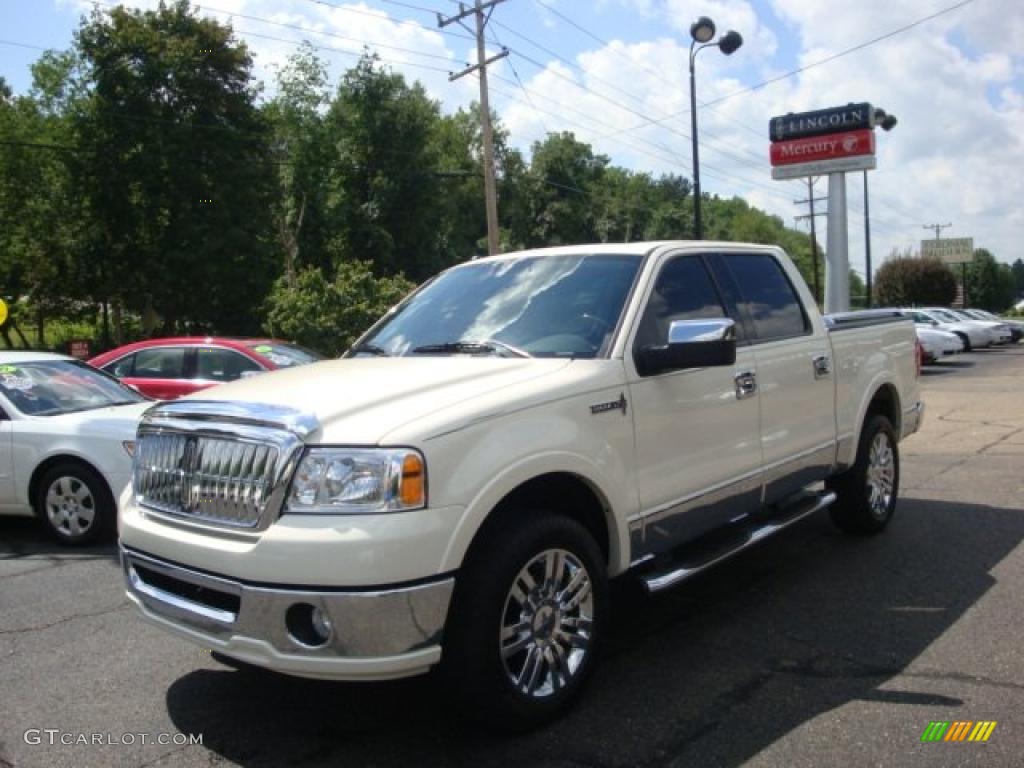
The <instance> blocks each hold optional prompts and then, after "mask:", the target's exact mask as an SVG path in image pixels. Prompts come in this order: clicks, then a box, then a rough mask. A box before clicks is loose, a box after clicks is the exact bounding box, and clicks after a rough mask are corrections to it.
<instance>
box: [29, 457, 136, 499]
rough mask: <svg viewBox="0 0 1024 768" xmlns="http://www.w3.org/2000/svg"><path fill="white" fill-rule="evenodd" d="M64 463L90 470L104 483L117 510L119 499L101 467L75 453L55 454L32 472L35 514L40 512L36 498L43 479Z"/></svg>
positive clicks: (31, 488) (31, 496)
mask: <svg viewBox="0 0 1024 768" xmlns="http://www.w3.org/2000/svg"><path fill="white" fill-rule="evenodd" d="M64 463H69V464H78V465H79V466H82V467H85V469H87V470H89V471H90V472H92V473H93V474H94V475H95V476H96V477H98V478H99V479H100V480H101V481H102V482H103V488H104V489H105V490H106V492H107V495H108V498H109V499H111V500H112V501H113V503H114V506H115V508H116V506H117V497H116V496H115V495H114V491H113V489H111V487H110V482H109V481H108V480H107V478H106V476H105V475H104V474H103V472H101V471H100V469H99V467H97V466H96V465H95V464H92V463H91V462H90V461H88V460H87V459H84V458H82V457H81V456H78V455H76V454H73V453H55V454H53V455H51V456H47V457H46V458H45V459H43V460H42V461H41V462H39V464H37V465H36V468H35V469H33V470H32V475H31V476H30V477H29V481H28V503H29V505H30V506H31V507H32V511H33V513H38V510H37V509H36V496H37V495H38V493H39V487H40V483H42V481H43V477H44V476H45V475H46V473H47V472H49V471H50V470H51V469H52V468H53V467H55V466H57V465H59V464H64Z"/></svg>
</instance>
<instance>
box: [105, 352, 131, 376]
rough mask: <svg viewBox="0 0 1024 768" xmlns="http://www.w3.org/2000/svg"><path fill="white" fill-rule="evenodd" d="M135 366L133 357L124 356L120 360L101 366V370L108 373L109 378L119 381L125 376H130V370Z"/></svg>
mask: <svg viewBox="0 0 1024 768" xmlns="http://www.w3.org/2000/svg"><path fill="white" fill-rule="evenodd" d="M134 366H135V355H134V354H132V355H125V356H124V357H122V358H121V359H120V360H115V361H114V362H112V363H109V364H107V365H105V366H103V370H104V371H106V372H107V373H109V374H110V375H111V376H116V377H117V378H119V379H123V378H124V377H125V376H131V375H132V368H133V367H134Z"/></svg>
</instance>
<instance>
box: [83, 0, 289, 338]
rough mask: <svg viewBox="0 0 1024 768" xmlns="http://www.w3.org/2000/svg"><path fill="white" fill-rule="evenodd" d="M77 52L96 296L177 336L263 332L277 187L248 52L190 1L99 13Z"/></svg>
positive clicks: (87, 257)
mask: <svg viewBox="0 0 1024 768" xmlns="http://www.w3.org/2000/svg"><path fill="white" fill-rule="evenodd" d="M75 47H76V50H77V53H78V55H79V56H80V58H81V61H82V66H83V67H84V69H85V73H86V75H87V78H88V81H89V84H90V87H89V92H88V96H87V98H86V99H85V101H84V103H83V104H81V105H80V106H79V107H78V108H77V109H76V110H75V111H74V124H75V132H76V134H77V136H78V139H79V144H80V145H83V149H84V151H83V152H82V153H81V154H80V156H79V158H78V161H77V162H76V167H75V170H74V175H75V183H76V186H77V188H78V189H80V190H81V191H82V194H83V195H84V197H85V199H86V201H87V203H88V207H89V212H90V216H89V220H90V221H91V223H92V224H91V227H90V228H89V230H88V231H87V233H86V234H87V236H88V239H89V242H88V244H87V246H86V248H85V249H84V252H83V260H84V262H85V267H86V269H87V271H88V274H89V275H90V276H91V279H90V281H89V286H90V287H91V291H92V298H93V299H95V300H96V301H99V302H107V301H110V300H115V301H119V302H121V303H124V304H126V305H127V306H129V307H132V308H133V309H135V310H137V311H140V312H141V311H143V310H145V309H147V308H148V307H150V306H151V307H152V308H153V309H155V310H156V312H157V313H159V314H160V315H161V316H162V317H163V318H164V321H165V322H164V330H165V331H173V330H175V329H176V328H178V327H182V326H184V327H186V328H192V329H196V330H198V329H203V328H208V329H213V328H217V329H219V330H221V331H226V332H247V331H252V330H255V329H256V328H258V327H259V315H258V308H259V306H260V304H261V302H262V299H263V297H264V296H265V295H266V293H267V291H268V290H269V287H270V284H271V282H272V279H273V276H274V273H275V264H274V260H273V252H272V250H271V247H270V243H271V238H272V234H271V232H270V217H269V216H268V215H267V212H268V210H269V208H270V201H271V195H272V191H273V181H274V179H273V166H272V165H271V163H270V162H269V156H268V149H267V140H268V131H267V128H266V124H265V122H264V121H263V119H262V118H261V116H260V114H259V112H258V111H257V109H256V107H255V104H254V100H255V96H256V89H255V87H254V86H253V81H252V76H251V70H252V59H251V57H250V56H249V53H248V50H247V49H246V47H245V44H244V43H241V42H239V41H237V40H236V39H235V38H234V36H233V33H232V30H231V28H230V27H229V26H225V25H223V24H220V23H218V22H216V21H214V20H211V19H208V18H202V17H199V16H198V15H197V14H196V13H195V12H194V11H193V9H192V8H191V7H190V5H189V3H188V2H187V0H177V1H176V2H173V3H165V2H161V3H160V4H159V5H158V6H157V7H156V9H155V10H153V11H145V12H142V11H136V10H127V9H125V8H123V7H117V8H114V9H112V10H110V11H106V12H104V11H100V10H99V9H97V10H95V11H94V12H93V13H92V15H91V16H90V17H89V18H88V19H86V20H84V21H83V23H82V26H81V27H80V29H79V30H78V32H77V33H76V35H75Z"/></svg>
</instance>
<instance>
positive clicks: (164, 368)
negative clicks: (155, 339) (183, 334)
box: [132, 347, 185, 379]
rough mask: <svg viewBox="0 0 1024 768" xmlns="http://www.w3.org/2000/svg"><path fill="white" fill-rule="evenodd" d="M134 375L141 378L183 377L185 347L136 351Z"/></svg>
mask: <svg viewBox="0 0 1024 768" xmlns="http://www.w3.org/2000/svg"><path fill="white" fill-rule="evenodd" d="M132 375H133V376H136V377H138V378H140V379H183V378H184V377H185V348H184V347H154V348H153V349H140V350H139V351H138V352H136V353H135V369H134V371H133V373H132Z"/></svg>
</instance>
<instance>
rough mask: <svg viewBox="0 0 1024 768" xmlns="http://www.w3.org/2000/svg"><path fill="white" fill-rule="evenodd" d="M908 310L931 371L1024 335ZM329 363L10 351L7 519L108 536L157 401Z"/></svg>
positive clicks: (273, 350) (3, 381) (961, 313)
mask: <svg viewBox="0 0 1024 768" xmlns="http://www.w3.org/2000/svg"><path fill="white" fill-rule="evenodd" d="M903 311H904V313H905V314H906V315H907V316H908V317H910V318H911V319H912V320H913V321H914V323H915V325H916V329H917V336H918V340H919V342H920V343H921V347H922V351H923V362H924V363H934V362H936V361H938V360H941V359H942V358H944V357H946V356H949V355H955V354H958V353H960V352H964V351H970V350H972V349H976V348H983V347H989V346H992V345H995V344H1006V343H1011V342H1012V343H1016V342H1017V341H1020V339H1021V338H1022V337H1024V323H1020V322H1015V321H1011V320H1005V319H1003V318H999V317H996V316H995V315H992V314H990V313H988V312H985V311H983V310H974V309H971V310H953V309H946V308H943V307H925V308H913V309H905V310H903ZM319 359H321V358H320V356H319V355H318V354H316V353H315V352H312V351H310V350H307V349H303V348H302V347H299V346H297V345H295V344H291V343H288V342H283V341H279V340H277V339H231V338H212V337H205V338H196V337H179V338H165V339H155V340H149V341H143V342H138V343H136V344H129V345H126V346H123V347H119V348H118V349H114V350H111V351H110V352H106V353H104V354H102V355H99V356H98V357H94V358H93V359H92V360H90V361H89V362H88V363H85V362H81V361H78V360H74V359H72V358H69V357H65V356H62V355H54V354H49V353H39V352H0V514H21V515H33V514H34V515H36V516H37V517H38V518H39V519H40V520H41V521H42V522H43V523H44V524H45V526H46V528H47V529H48V530H49V531H50V533H51V534H52V535H53V536H54V537H55V538H56V539H57V540H58V541H59V542H61V543H64V544H73V545H74V544H87V543H90V542H93V541H95V540H97V539H99V538H101V537H104V536H106V535H108V534H110V533H112V531H113V529H114V526H115V500H114V490H113V489H120V488H123V487H125V486H126V485H127V484H128V482H129V481H130V479H131V458H132V454H133V452H134V449H135V430H136V426H137V424H138V421H139V417H140V416H141V414H142V412H143V411H144V410H146V409H147V408H148V407H149V406H150V405H151V403H152V400H172V399H175V398H178V397H181V396H183V395H187V394H191V393H193V392H198V391H200V390H203V389H206V388H208V387H213V386H216V385H218V384H222V383H225V382H230V381H235V380H237V379H240V378H245V377H247V376H252V375H255V374H258V373H260V372H263V371H271V370H275V369H279V368H289V367H293V366H297V365H304V364H307V363H312V362H315V361H317V360H319Z"/></svg>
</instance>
